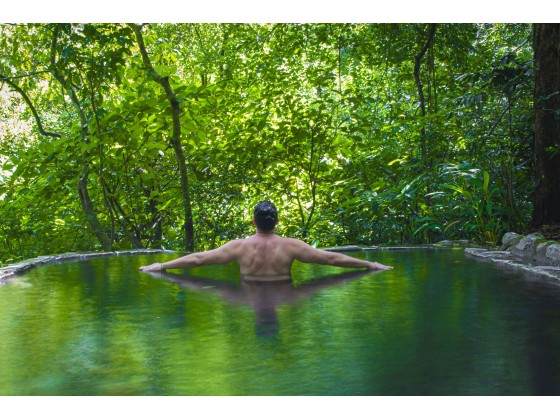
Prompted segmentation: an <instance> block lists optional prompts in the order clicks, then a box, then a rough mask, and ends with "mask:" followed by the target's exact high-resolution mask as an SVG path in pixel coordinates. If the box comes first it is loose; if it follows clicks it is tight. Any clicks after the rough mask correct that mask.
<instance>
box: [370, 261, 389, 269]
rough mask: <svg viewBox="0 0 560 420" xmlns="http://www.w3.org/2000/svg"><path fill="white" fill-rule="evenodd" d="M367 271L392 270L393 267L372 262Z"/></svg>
mask: <svg viewBox="0 0 560 420" xmlns="http://www.w3.org/2000/svg"><path fill="white" fill-rule="evenodd" d="M367 269H368V270H392V269H393V267H391V266H390V265H383V264H379V263H378V262H370V263H369V265H368V267H367Z"/></svg>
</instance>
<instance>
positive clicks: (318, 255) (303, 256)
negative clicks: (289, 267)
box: [295, 240, 393, 270]
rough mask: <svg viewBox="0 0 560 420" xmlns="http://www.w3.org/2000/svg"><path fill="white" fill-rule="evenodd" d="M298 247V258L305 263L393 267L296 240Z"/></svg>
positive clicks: (377, 268)
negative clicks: (314, 246) (317, 247)
mask: <svg viewBox="0 0 560 420" xmlns="http://www.w3.org/2000/svg"><path fill="white" fill-rule="evenodd" d="M295 241H296V242H295V243H296V247H297V254H296V260H298V261H300V262H304V263H315V264H323V265H334V266H336V267H348V268H366V269H368V270H391V269H392V268H393V267H391V266H388V265H383V264H379V263H378V262H370V261H366V260H360V259H359V258H354V257H350V256H348V255H345V254H341V253H339V252H332V251H324V250H322V249H316V248H313V247H312V246H309V245H307V244H306V243H305V242H302V241H299V240H295Z"/></svg>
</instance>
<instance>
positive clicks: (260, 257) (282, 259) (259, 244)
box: [140, 200, 393, 281]
mask: <svg viewBox="0 0 560 420" xmlns="http://www.w3.org/2000/svg"><path fill="white" fill-rule="evenodd" d="M277 223H278V211H277V210H276V207H274V204H272V203H271V202H270V201H268V200H265V201H261V202H260V203H258V204H257V205H256V206H255V210H254V219H253V224H254V225H255V227H256V228H257V233H256V234H255V235H253V236H250V237H249V238H246V239H236V240H233V241H231V242H228V243H226V244H225V245H222V246H221V247H219V248H216V249H213V250H211V251H206V252H195V253H193V254H188V255H185V256H184V257H180V258H177V259H175V260H172V261H168V262H165V263H155V264H151V265H148V266H145V267H140V270H141V271H165V270H167V269H169V268H192V267H199V266H202V265H210V264H227V263H229V262H231V261H234V260H236V261H237V262H238V263H239V268H240V271H241V279H242V280H248V281H277V280H290V279H291V274H290V272H291V268H292V263H293V262H294V260H298V261H300V262H303V263H315V264H324V265H334V266H337V267H349V268H366V269H367V270H390V269H392V268H393V267H390V266H386V265H383V264H379V263H377V262H369V261H364V260H360V259H358V258H353V257H349V256H348V255H344V254H340V253H338V252H329V251H323V250H320V249H316V248H313V247H311V246H309V245H307V244H306V243H305V242H303V241H300V240H298V239H292V238H282V237H280V236H278V235H276V234H275V232H274V228H275V226H276V224H277Z"/></svg>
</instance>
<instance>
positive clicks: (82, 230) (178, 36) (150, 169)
mask: <svg viewBox="0 0 560 420" xmlns="http://www.w3.org/2000/svg"><path fill="white" fill-rule="evenodd" d="M531 34H532V28H531V25H529V24H437V25H436V24H201V23H200V24H150V25H143V26H137V25H127V24H2V25H0V88H1V91H0V92H1V96H0V119H1V125H0V235H1V236H0V263H4V264H6V263H9V262H13V261H16V260H20V259H23V258H27V257H31V256H35V255H46V254H53V253H60V252H68V251H76V250H98V249H99V250H101V249H105V250H107V249H127V248H141V247H146V248H158V247H165V248H168V249H187V250H203V249H209V248H212V247H216V246H218V245H220V244H222V243H224V242H225V241H227V240H230V239H233V238H237V237H242V236H245V235H249V234H250V233H251V232H252V225H251V216H252V214H251V211H252V207H253V206H254V205H255V204H256V202H258V201H260V200H261V199H264V198H267V199H270V200H272V201H273V202H275V203H276V205H277V207H278V208H279V210H280V218H281V224H280V225H279V229H278V231H279V233H281V234H285V235H290V236H295V237H299V238H302V239H304V240H306V241H308V242H309V243H313V244H315V245H317V246H330V245H335V244H350V243H352V244H368V245H371V244H381V243H382V244H401V243H425V242H432V241H436V240H441V239H462V238H469V239H474V240H477V241H481V242H490V243H495V242H496V241H498V240H499V238H500V237H501V235H502V234H503V233H504V232H505V231H507V230H516V231H522V230H523V229H525V227H526V226H527V225H528V222H529V219H530V213H531V208H532V205H531V193H532V191H533V188H534V187H533V181H532V165H533V163H532V159H531V156H532V147H533V146H532V145H533V132H534V128H533V125H534V112H533V90H534V78H533V61H532V60H533V49H532V42H531Z"/></svg>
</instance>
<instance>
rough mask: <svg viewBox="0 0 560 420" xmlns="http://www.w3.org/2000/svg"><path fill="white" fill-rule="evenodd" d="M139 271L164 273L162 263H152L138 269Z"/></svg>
mask: <svg viewBox="0 0 560 420" xmlns="http://www.w3.org/2000/svg"><path fill="white" fill-rule="evenodd" d="M140 271H165V268H163V264H162V263H154V264H150V265H145V266H144V267H140Z"/></svg>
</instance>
